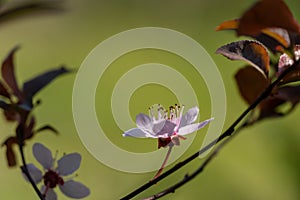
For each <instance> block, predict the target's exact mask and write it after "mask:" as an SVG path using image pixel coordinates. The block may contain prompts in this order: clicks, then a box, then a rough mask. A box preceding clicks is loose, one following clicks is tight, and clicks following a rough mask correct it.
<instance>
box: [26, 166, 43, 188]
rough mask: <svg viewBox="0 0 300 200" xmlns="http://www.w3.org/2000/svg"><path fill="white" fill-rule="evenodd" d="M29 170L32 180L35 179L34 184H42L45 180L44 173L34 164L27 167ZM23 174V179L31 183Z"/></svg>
mask: <svg viewBox="0 0 300 200" xmlns="http://www.w3.org/2000/svg"><path fill="white" fill-rule="evenodd" d="M26 167H27V170H28V172H29V174H30V176H31V178H32V179H33V181H34V183H35V184H37V183H39V182H41V180H42V179H43V173H42V171H41V170H39V169H38V168H37V167H36V166H35V165H34V164H32V163H29V164H27V165H26ZM22 174H23V177H24V178H25V180H26V181H29V180H28V178H27V176H26V175H25V174H24V173H22Z"/></svg>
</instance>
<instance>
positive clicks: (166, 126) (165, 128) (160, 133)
mask: <svg viewBox="0 0 300 200" xmlns="http://www.w3.org/2000/svg"><path fill="white" fill-rule="evenodd" d="M175 127H176V124H175V123H173V122H171V121H169V120H164V121H160V122H159V123H155V124H153V132H154V133H155V136H156V137H170V136H171V135H173V133H174V128H175Z"/></svg>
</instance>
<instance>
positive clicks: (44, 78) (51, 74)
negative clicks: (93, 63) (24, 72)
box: [23, 67, 69, 105]
mask: <svg viewBox="0 0 300 200" xmlns="http://www.w3.org/2000/svg"><path fill="white" fill-rule="evenodd" d="M67 72H69V70H68V69H66V68H64V67H61V68H58V69H54V70H50V71H48V72H45V73H43V74H41V75H38V76H37V77H35V78H33V79H31V80H29V81H27V82H25V83H24V85H23V93H24V95H25V96H26V101H27V103H30V105H31V104H32V97H33V96H34V95H35V94H36V93H38V92H39V91H40V90H41V89H42V88H44V87H45V86H46V85H48V84H49V83H50V82H51V81H52V80H54V79H55V78H56V77H58V76H60V75H62V74H65V73H67Z"/></svg>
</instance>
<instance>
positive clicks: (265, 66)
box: [216, 40, 270, 76]
mask: <svg viewBox="0 0 300 200" xmlns="http://www.w3.org/2000/svg"><path fill="white" fill-rule="evenodd" d="M216 53H219V54H222V55H223V56H225V57H227V58H229V59H231V60H244V61H247V62H248V63H249V64H251V65H252V66H254V67H255V68H256V69H258V70H259V71H260V72H261V73H263V74H264V75H266V76H268V72H269V69H270V66H269V60H270V59H269V54H268V52H267V50H266V48H265V47H264V46H263V45H262V44H260V43H259V42H256V41H249V40H242V41H238V42H233V43H230V44H227V45H224V46H222V47H220V48H219V49H217V51H216Z"/></svg>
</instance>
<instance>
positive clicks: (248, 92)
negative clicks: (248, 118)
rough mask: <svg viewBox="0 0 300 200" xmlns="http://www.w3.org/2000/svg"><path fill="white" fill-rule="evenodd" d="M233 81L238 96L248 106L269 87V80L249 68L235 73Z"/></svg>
mask: <svg viewBox="0 0 300 200" xmlns="http://www.w3.org/2000/svg"><path fill="white" fill-rule="evenodd" d="M235 79H236V82H237V85H238V88H239V91H240V94H241V95H242V97H243V98H244V99H245V100H246V102H247V103H248V104H252V103H253V102H254V101H255V100H256V98H257V97H258V96H259V95H260V94H261V93H262V92H263V91H264V89H265V88H266V87H267V86H268V85H269V80H268V79H267V78H266V77H265V76H264V75H263V74H262V73H260V72H259V71H257V70H256V69H255V68H253V67H251V66H246V67H244V68H242V69H240V70H239V71H238V72H237V73H236V75H235Z"/></svg>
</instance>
